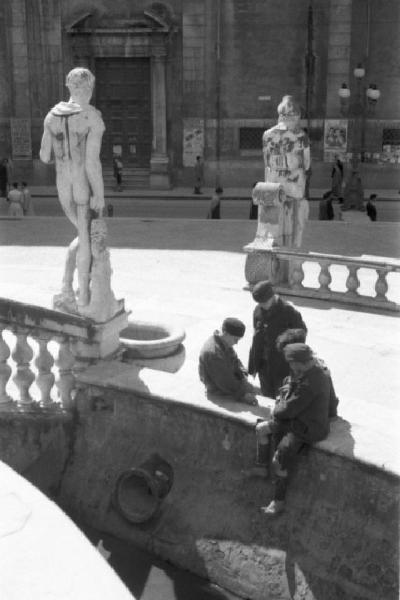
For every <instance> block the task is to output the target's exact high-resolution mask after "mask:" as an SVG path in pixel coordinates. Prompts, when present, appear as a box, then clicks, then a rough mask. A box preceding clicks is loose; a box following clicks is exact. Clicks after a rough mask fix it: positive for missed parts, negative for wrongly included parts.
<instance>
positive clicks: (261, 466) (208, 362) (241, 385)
mask: <svg viewBox="0 0 400 600" xmlns="http://www.w3.org/2000/svg"><path fill="white" fill-rule="evenodd" d="M245 331H246V326H245V324H244V323H243V322H242V321H240V320H239V319H236V318H233V317H228V318H227V319H225V320H224V322H223V323H222V327H221V331H214V334H213V335H212V336H211V337H210V338H209V339H208V340H207V341H206V342H205V344H204V345H203V347H202V349H201V351H200V358H199V376H200V380H201V381H202V382H203V383H204V385H205V387H206V392H207V397H208V398H209V399H210V400H213V398H212V396H213V395H214V396H219V397H221V396H222V397H226V399H227V400H236V401H238V402H243V403H244V404H250V405H251V406H258V402H257V398H256V394H257V393H258V390H257V388H255V387H254V386H253V385H252V384H251V383H250V382H249V381H248V380H247V371H246V369H245V368H244V366H243V365H242V363H241V362H240V360H239V357H238V355H237V354H236V352H235V350H234V349H233V346H235V345H236V344H237V343H238V341H239V340H240V339H241V338H242V337H243V336H244V333H245ZM257 428H258V426H257ZM256 434H257V458H256V466H255V467H253V468H252V469H250V471H249V474H251V475H257V476H261V477H266V476H268V466H267V465H268V463H269V448H270V445H269V439H268V436H264V435H261V436H259V435H258V431H257V429H256Z"/></svg>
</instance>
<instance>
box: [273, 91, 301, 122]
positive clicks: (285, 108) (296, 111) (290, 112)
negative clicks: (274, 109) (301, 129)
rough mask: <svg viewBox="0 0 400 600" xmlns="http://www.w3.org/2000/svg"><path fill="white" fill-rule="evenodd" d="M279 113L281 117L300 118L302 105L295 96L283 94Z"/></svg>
mask: <svg viewBox="0 0 400 600" xmlns="http://www.w3.org/2000/svg"><path fill="white" fill-rule="evenodd" d="M278 115H279V116H280V117H291V118H293V117H297V118H300V115H301V110H300V105H299V104H298V102H296V100H295V99H294V98H293V96H283V98H282V100H281V103H280V104H279V106H278Z"/></svg>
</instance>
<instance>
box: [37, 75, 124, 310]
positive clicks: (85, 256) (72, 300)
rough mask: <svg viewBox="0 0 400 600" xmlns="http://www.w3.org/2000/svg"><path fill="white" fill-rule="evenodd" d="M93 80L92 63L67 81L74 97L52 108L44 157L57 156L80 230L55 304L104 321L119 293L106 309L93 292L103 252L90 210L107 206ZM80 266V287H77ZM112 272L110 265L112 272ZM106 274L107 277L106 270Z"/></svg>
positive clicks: (65, 204)
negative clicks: (99, 254) (97, 249)
mask: <svg viewBox="0 0 400 600" xmlns="http://www.w3.org/2000/svg"><path fill="white" fill-rule="evenodd" d="M94 82H95V78H94V76H93V75H92V73H91V72H90V71H89V70H88V69H85V68H79V67H78V68H75V69H73V70H72V71H70V73H68V75H67V79H66V86H67V88H68V89H69V92H70V99H69V101H68V102H59V103H58V104H56V106H54V107H53V108H52V109H51V110H50V112H49V113H48V114H47V116H46V118H45V120H44V132H43V137H42V143H41V148H40V158H41V160H42V161H43V162H45V163H51V162H53V160H54V162H55V167H56V184H57V190H58V196H59V200H60V203H61V206H62V208H63V210H64V212H65V214H66V216H67V217H68V218H69V220H70V221H71V223H72V224H73V225H74V226H75V227H76V229H77V233H78V235H77V237H76V238H75V239H74V240H73V241H72V243H71V244H70V246H69V248H68V255H67V260H66V264H65V269H64V277H63V283H62V290H61V293H60V294H57V295H56V296H55V298H54V301H53V304H54V308H57V309H59V310H63V311H66V312H71V313H78V314H87V315H88V314H89V313H90V316H91V317H92V318H94V319H95V320H98V321H99V320H100V321H101V320H103V319H102V317H103V316H104V311H105V312H106V313H107V314H108V315H109V316H112V315H111V313H112V312H113V311H114V312H115V310H116V308H117V307H116V305H115V298H114V297H113V296H112V298H111V296H110V294H106V295H105V296H106V297H107V298H108V300H109V301H110V306H109V307H107V308H106V309H104V310H103V309H102V310H101V311H100V312H101V315H98V314H97V313H96V311H95V310H94V309H93V306H94V305H95V304H96V306H97V304H98V301H97V300H96V301H94V300H93V298H92V295H93V294H94V293H96V294H97V293H98V291H96V292H95V291H94V280H93V275H94V272H93V274H92V273H91V270H92V271H93V269H94V268H95V265H96V260H97V258H98V257H95V256H94V254H93V249H94V245H93V241H91V235H92V233H93V231H92V232H91V215H92V214H96V215H97V216H100V217H101V215H102V211H103V208H104V184H103V177H102V169H101V162H100V156H99V155H100V148H101V141H102V137H103V133H104V130H105V127H104V123H103V120H102V118H101V114H100V112H99V111H98V110H96V108H94V106H91V105H90V104H89V102H90V99H91V97H92V94H93V88H94ZM92 229H93V228H92ZM102 252H104V251H103V250H102ZM108 260H109V259H108ZM75 269H76V270H77V279H78V291H77V293H75V291H74V288H73V279H74V272H75ZM110 274H111V269H109V273H108V276H109V275H110ZM102 277H103V279H104V277H105V272H104V273H103V274H102ZM91 279H92V283H91ZM96 285H97V284H96ZM103 285H105V287H109V282H108V284H105V283H104V282H103ZM91 287H92V289H91Z"/></svg>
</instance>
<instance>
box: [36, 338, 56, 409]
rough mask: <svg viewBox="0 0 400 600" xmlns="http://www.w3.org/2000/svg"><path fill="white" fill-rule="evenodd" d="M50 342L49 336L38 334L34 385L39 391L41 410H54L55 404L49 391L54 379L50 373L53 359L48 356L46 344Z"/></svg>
mask: <svg viewBox="0 0 400 600" xmlns="http://www.w3.org/2000/svg"><path fill="white" fill-rule="evenodd" d="M50 340H51V334H45V333H40V334H39V336H38V338H37V342H38V345H39V352H38V355H37V357H36V360H35V365H36V367H37V369H38V374H37V377H36V385H37V386H38V388H39V390H40V404H41V406H42V407H43V408H55V407H56V403H55V402H53V400H52V398H51V395H50V394H51V390H52V387H53V385H54V381H55V377H54V374H53V373H52V371H51V368H52V366H53V365H54V358H53V357H52V355H51V354H50V352H49V350H48V348H47V344H48V343H49V341H50Z"/></svg>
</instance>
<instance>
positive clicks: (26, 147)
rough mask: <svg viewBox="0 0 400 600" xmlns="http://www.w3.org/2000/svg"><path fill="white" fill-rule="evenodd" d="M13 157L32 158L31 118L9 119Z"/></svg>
mask: <svg viewBox="0 0 400 600" xmlns="http://www.w3.org/2000/svg"><path fill="white" fill-rule="evenodd" d="M10 127H11V147H12V155H13V158H32V140H31V120H30V119H10Z"/></svg>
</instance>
